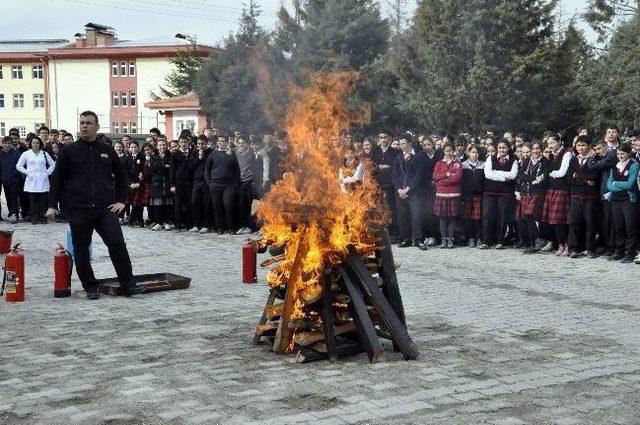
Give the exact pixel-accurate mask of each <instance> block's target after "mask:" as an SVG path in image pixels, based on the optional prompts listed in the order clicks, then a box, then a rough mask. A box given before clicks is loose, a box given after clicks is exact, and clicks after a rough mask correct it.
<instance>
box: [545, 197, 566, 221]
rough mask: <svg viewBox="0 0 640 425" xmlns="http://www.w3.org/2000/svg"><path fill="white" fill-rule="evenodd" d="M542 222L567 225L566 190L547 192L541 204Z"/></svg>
mask: <svg viewBox="0 0 640 425" xmlns="http://www.w3.org/2000/svg"><path fill="white" fill-rule="evenodd" d="M542 221H543V222H545V223H549V224H569V191H568V190H558V189H548V190H547V194H546V195H545V196H544V203H543V204H542Z"/></svg>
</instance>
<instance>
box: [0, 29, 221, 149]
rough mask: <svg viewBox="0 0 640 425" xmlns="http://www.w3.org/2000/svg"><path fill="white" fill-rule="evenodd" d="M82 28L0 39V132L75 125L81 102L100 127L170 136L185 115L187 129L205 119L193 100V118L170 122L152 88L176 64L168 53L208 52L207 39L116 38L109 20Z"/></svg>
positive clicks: (156, 90)
mask: <svg viewBox="0 0 640 425" xmlns="http://www.w3.org/2000/svg"><path fill="white" fill-rule="evenodd" d="M84 29H85V31H84V33H77V34H75V41H74V42H70V41H69V40H65V39H51V40H4V41H3V40H0V136H1V135H6V134H7V132H8V131H9V128H11V127H17V128H18V129H19V131H20V134H21V136H22V137H24V136H26V134H27V133H28V132H31V131H36V130H37V128H38V127H39V126H41V125H42V124H45V125H47V126H48V127H50V128H57V129H65V130H67V131H69V132H72V133H75V132H76V131H77V129H78V119H79V114H80V113H81V112H82V111H84V110H87V109H89V110H92V111H94V112H96V114H97V115H98V117H99V120H100V127H101V128H100V131H101V132H104V133H147V132H148V131H149V129H150V128H153V127H158V128H159V129H160V130H161V131H162V132H166V131H167V130H169V131H171V134H168V136H170V137H173V136H175V135H173V134H172V133H173V132H174V131H176V130H177V129H178V128H180V127H184V125H185V122H186V123H187V124H188V125H189V126H193V128H192V129H193V130H194V131H198V130H199V129H200V127H202V126H203V125H204V124H205V123H206V120H203V119H201V118H200V119H199V118H198V117H201V116H203V114H202V112H201V111H200V109H199V103H198V104H197V105H195V109H193V107H194V104H193V102H191V103H190V107H191V108H192V110H191V111H190V114H191V115H193V116H195V117H196V119H195V120H188V121H185V120H181V121H180V122H178V123H174V122H173V120H174V113H173V112H172V111H169V113H167V111H164V110H162V109H160V108H158V106H160V105H162V102H161V100H160V99H159V98H158V96H159V92H160V87H161V86H166V81H165V80H166V77H167V76H168V75H169V74H170V73H171V72H172V71H173V70H174V68H175V65H174V64H173V63H172V62H171V59H172V58H175V57H176V55H177V54H178V53H179V52H187V51H189V50H192V49H195V51H196V52H197V53H198V54H199V55H201V56H203V57H204V56H208V55H210V54H212V53H213V52H214V51H215V50H216V49H215V48H214V47H212V46H207V45H202V44H196V45H192V44H191V43H190V42H189V41H188V40H187V39H185V38H184V37H182V38H177V37H164V38H154V39H145V40H135V41H131V40H119V39H118V38H117V35H116V33H115V31H114V29H113V28H111V27H109V26H106V25H99V24H95V23H89V24H87V25H85V27H84ZM158 102H160V103H158ZM174 103H175V102H174ZM167 106H171V102H168V104H167ZM191 115H190V116H191ZM177 116H178V117H179V116H180V113H178V114H177ZM174 129H175V130H174Z"/></svg>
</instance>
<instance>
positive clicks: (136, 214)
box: [129, 206, 148, 224]
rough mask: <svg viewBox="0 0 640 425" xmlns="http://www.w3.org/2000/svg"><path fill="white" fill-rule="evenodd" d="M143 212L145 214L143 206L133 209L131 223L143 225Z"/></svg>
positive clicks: (130, 217)
mask: <svg viewBox="0 0 640 425" xmlns="http://www.w3.org/2000/svg"><path fill="white" fill-rule="evenodd" d="M147 209H148V208H147ZM143 212H144V207H143V206H137V207H131V215H130V216H129V223H131V224H143V223H144V220H143V219H142V215H143Z"/></svg>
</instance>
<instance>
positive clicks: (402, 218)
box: [391, 138, 425, 249]
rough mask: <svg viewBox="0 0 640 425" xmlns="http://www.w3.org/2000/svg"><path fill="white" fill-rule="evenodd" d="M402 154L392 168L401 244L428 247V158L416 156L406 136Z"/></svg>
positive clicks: (401, 145) (400, 143)
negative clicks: (425, 230)
mask: <svg viewBox="0 0 640 425" xmlns="http://www.w3.org/2000/svg"><path fill="white" fill-rule="evenodd" d="M399 145H400V149H401V153H400V155H398V156H397V157H396V159H395V160H394V162H393V165H392V167H391V183H392V184H393V187H394V188H395V190H396V203H397V208H398V227H399V231H400V241H401V242H400V244H399V245H398V247H400V248H406V247H409V246H416V247H418V248H420V249H425V244H424V243H422V242H423V239H424V233H423V228H422V227H423V216H424V202H423V199H424V190H425V189H424V174H425V161H424V158H423V157H422V156H421V155H416V153H415V151H414V150H413V147H412V146H411V143H409V141H408V140H407V139H406V138H403V139H401V140H400V142H399Z"/></svg>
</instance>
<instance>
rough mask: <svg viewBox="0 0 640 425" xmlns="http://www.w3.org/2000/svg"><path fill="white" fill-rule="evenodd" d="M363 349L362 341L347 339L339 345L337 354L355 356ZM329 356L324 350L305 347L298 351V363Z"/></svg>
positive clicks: (338, 355) (339, 356) (339, 355)
mask: <svg viewBox="0 0 640 425" xmlns="http://www.w3.org/2000/svg"><path fill="white" fill-rule="evenodd" d="M363 351H364V348H363V346H362V344H361V343H360V341H347V342H343V343H340V344H338V345H337V347H336V356H337V357H338V358H341V357H349V356H355V355H356V354H360V353H362V352H363ZM327 358H329V354H328V353H327V352H324V350H322V351H317V350H314V349H313V348H303V349H302V350H300V351H298V354H297V355H296V361H297V362H298V363H308V362H314V361H318V360H324V359H327Z"/></svg>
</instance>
